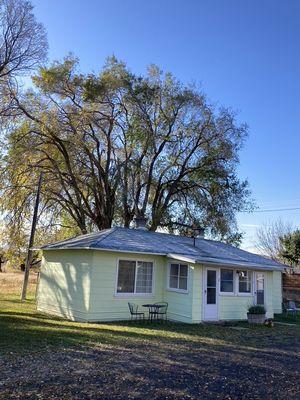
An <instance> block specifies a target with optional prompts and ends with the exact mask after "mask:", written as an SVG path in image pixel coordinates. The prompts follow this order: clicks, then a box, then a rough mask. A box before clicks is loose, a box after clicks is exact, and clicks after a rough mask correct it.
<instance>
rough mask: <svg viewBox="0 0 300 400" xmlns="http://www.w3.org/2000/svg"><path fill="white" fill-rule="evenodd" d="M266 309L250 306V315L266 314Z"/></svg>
mask: <svg viewBox="0 0 300 400" xmlns="http://www.w3.org/2000/svg"><path fill="white" fill-rule="evenodd" d="M265 313H266V309H265V307H264V306H257V305H254V306H249V307H248V314H265Z"/></svg>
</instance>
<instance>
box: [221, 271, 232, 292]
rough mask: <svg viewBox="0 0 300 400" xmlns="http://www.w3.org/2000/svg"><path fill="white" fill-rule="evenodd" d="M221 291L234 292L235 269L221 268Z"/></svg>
mask: <svg viewBox="0 0 300 400" xmlns="http://www.w3.org/2000/svg"><path fill="white" fill-rule="evenodd" d="M220 290H221V292H230V293H232V292H233V270H231V269H221V285H220Z"/></svg>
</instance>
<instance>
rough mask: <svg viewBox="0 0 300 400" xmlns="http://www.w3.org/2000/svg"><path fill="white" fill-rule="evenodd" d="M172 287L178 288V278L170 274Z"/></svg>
mask: <svg viewBox="0 0 300 400" xmlns="http://www.w3.org/2000/svg"><path fill="white" fill-rule="evenodd" d="M169 286H170V288H172V289H178V278H177V276H170V285H169Z"/></svg>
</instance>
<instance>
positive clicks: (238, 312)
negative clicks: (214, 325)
mask: <svg viewBox="0 0 300 400" xmlns="http://www.w3.org/2000/svg"><path fill="white" fill-rule="evenodd" d="M42 250H43V260H42V267H41V274H40V281H39V286H38V295H37V307H38V310H39V311H42V312H45V313H49V314H54V315H59V316H62V317H65V318H68V319H71V320H75V321H113V320H126V319H129V318H130V314H129V309H128V302H133V303H135V304H137V305H139V307H140V308H141V309H142V310H143V311H145V312H146V309H143V305H144V304H145V303H151V304H152V303H155V302H161V301H164V302H167V303H168V306H169V307H168V318H169V319H170V320H174V321H181V322H187V323H199V322H202V321H219V320H243V319H246V318H247V308H248V306H249V305H252V304H262V305H264V306H265V308H266V310H267V317H268V318H271V317H273V314H274V313H280V312H281V304H282V290H281V274H282V270H283V269H284V265H282V264H280V263H277V262H275V261H273V260H270V259H267V258H264V257H262V256H259V255H256V254H252V253H249V252H246V251H243V250H241V249H238V248H235V247H233V246H230V245H227V244H224V243H222V242H217V241H213V240H207V239H204V238H203V237H197V238H191V237H183V236H178V235H170V234H166V233H158V232H150V231H148V230H146V229H144V228H139V229H128V228H121V227H114V228H111V229H107V230H103V231H100V232H97V233H93V234H89V235H84V236H79V237H76V238H73V239H69V240H66V241H63V242H59V243H54V244H51V245H48V246H45V247H43V249H42Z"/></svg>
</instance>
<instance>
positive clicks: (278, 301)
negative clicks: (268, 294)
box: [273, 271, 282, 314]
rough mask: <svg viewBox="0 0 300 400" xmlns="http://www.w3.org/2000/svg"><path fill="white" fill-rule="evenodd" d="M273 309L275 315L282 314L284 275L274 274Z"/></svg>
mask: <svg viewBox="0 0 300 400" xmlns="http://www.w3.org/2000/svg"><path fill="white" fill-rule="evenodd" d="M273 309H274V313H275V314H280V313H282V273H281V272H279V271H274V272H273Z"/></svg>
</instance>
